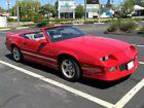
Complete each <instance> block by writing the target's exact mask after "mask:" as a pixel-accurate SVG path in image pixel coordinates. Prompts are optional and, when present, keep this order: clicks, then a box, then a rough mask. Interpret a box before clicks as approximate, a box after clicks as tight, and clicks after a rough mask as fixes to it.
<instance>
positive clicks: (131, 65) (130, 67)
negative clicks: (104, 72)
mask: <svg viewBox="0 0 144 108" xmlns="http://www.w3.org/2000/svg"><path fill="white" fill-rule="evenodd" d="M133 67H134V62H133V61H131V62H129V63H128V64H127V68H128V70H130V69H132V68H133Z"/></svg>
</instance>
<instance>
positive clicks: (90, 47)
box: [6, 28, 138, 81]
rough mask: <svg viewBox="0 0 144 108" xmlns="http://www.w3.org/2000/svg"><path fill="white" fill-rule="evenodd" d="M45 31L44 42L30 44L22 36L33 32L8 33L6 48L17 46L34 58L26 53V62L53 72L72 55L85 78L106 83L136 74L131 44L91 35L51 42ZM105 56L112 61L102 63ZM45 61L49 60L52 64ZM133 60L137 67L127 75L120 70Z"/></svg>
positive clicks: (126, 71)
mask: <svg viewBox="0 0 144 108" xmlns="http://www.w3.org/2000/svg"><path fill="white" fill-rule="evenodd" d="M46 29H49V28H43V29H41V30H42V32H43V34H44V35H45V38H46V39H43V40H41V41H34V40H29V39H25V38H23V37H21V36H20V34H24V33H29V32H30V31H28V30H27V31H22V32H17V33H16V32H15V33H7V37H6V38H7V39H6V46H7V48H8V49H9V50H11V45H12V44H14V45H16V46H17V47H19V48H20V50H21V51H26V52H29V53H31V55H28V54H24V53H23V55H24V57H25V58H26V59H29V60H30V61H35V62H39V63H41V64H44V65H47V66H50V67H53V68H56V65H57V58H58V56H59V55H61V54H68V55H71V56H73V57H74V58H75V59H76V60H77V61H78V62H79V63H80V66H81V68H82V71H83V76H85V77H90V78H94V79H100V80H106V81H113V80H118V79H121V78H123V77H126V76H128V75H130V74H133V73H134V72H135V70H136V68H137V67H138V58H137V55H138V52H137V50H136V48H135V47H134V46H132V45H131V44H129V43H126V42H123V41H119V40H115V39H110V38H103V37H97V36H92V35H87V36H83V37H77V38H72V39H67V40H62V41H58V42H51V40H50V37H48V36H47V34H46V31H45V30H46ZM32 32H33V31H32ZM41 44H44V47H42V48H40V45H41ZM33 54H34V55H33ZM32 55H33V56H32ZM35 55H38V56H35ZM39 55H40V56H39ZM41 56H42V57H41ZM103 56H109V58H110V59H109V60H108V61H106V62H102V61H100V58H101V57H103ZM45 58H50V60H47V59H45ZM131 60H134V67H133V68H132V69H130V70H127V69H126V70H124V71H121V70H120V69H119V66H120V65H122V64H126V63H128V62H129V61H131ZM54 65H55V66H54ZM113 66H114V67H116V70H115V71H114V72H109V68H111V67H113ZM96 67H98V69H94V68H96ZM88 68H90V69H88ZM96 70H98V71H99V72H97V71H96ZM101 70H102V71H101Z"/></svg>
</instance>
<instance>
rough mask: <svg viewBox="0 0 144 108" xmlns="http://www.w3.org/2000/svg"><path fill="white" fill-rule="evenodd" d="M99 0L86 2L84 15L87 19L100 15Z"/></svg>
mask: <svg viewBox="0 0 144 108" xmlns="http://www.w3.org/2000/svg"><path fill="white" fill-rule="evenodd" d="M99 10H100V3H99V0H87V4H86V13H87V18H98V17H99V14H100V11H99Z"/></svg>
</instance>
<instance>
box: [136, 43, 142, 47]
mask: <svg viewBox="0 0 144 108" xmlns="http://www.w3.org/2000/svg"><path fill="white" fill-rule="evenodd" d="M136 46H138V47H144V44H141V45H136Z"/></svg>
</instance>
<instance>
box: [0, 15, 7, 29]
mask: <svg viewBox="0 0 144 108" xmlns="http://www.w3.org/2000/svg"><path fill="white" fill-rule="evenodd" d="M0 27H7V18H6V17H1V16H0Z"/></svg>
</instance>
